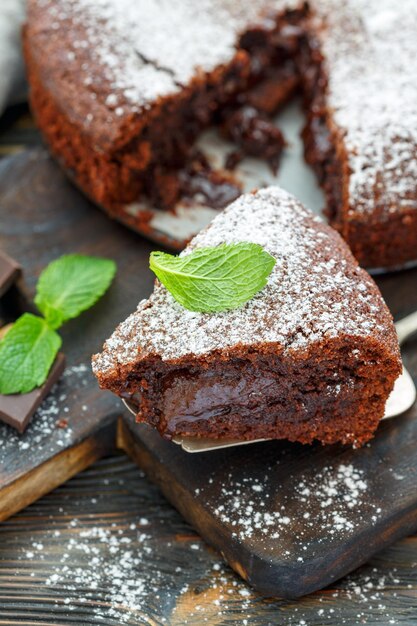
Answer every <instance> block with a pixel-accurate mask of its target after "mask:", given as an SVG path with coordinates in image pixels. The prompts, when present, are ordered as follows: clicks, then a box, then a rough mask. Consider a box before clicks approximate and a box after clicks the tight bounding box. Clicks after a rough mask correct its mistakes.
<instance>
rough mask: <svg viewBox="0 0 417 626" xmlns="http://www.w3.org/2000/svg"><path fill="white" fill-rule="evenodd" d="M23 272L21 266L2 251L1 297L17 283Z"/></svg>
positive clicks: (0, 254)
mask: <svg viewBox="0 0 417 626" xmlns="http://www.w3.org/2000/svg"><path fill="white" fill-rule="evenodd" d="M21 272H22V270H21V267H20V265H19V264H18V263H16V261H14V260H13V259H11V258H10V257H9V256H8V255H7V254H5V253H4V252H1V251H0V297H1V296H2V295H3V294H5V293H6V291H7V290H8V289H9V288H10V287H11V286H12V285H13V283H15V282H16V280H17V279H18V278H19V276H20V274H21Z"/></svg>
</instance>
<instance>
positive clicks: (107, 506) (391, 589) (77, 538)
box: [0, 456, 417, 626]
mask: <svg viewBox="0 0 417 626" xmlns="http://www.w3.org/2000/svg"><path fill="white" fill-rule="evenodd" d="M65 555H67V556H65ZM93 559H96V561H93ZM135 559H136V561H135ZM65 567H67V568H68V569H66V570H64V568H65ZM416 606H417V538H408V539H404V540H402V541H400V542H398V543H397V544H395V545H394V546H393V547H391V548H389V549H387V550H384V551H383V552H381V553H379V554H378V555H377V556H375V557H374V558H373V559H372V560H371V561H370V562H369V563H368V564H367V565H365V566H363V567H361V568H360V569H359V570H357V571H356V572H355V573H353V574H351V575H350V576H348V577H346V578H344V579H343V580H341V581H340V582H339V583H338V584H336V585H334V586H332V587H330V588H327V589H325V590H324V591H321V592H317V593H314V594H312V595H310V596H307V597H305V598H301V599H299V600H296V601H286V600H280V599H268V600H266V599H263V598H262V597H261V596H260V595H258V594H257V593H256V592H254V591H253V590H252V589H251V588H250V587H248V586H247V585H246V584H245V583H244V582H243V581H242V580H241V579H239V578H238V577H237V576H236V575H235V574H234V573H233V572H232V571H231V570H230V569H229V568H227V567H225V566H224V565H223V563H222V560H221V558H220V556H219V555H218V554H217V553H216V552H215V551H213V550H211V549H210V548H208V547H207V546H206V545H205V544H204V542H203V541H202V540H201V539H200V538H199V537H198V535H197V534H196V533H195V532H194V531H193V530H192V529H191V527H190V526H188V524H186V522H184V521H183V519H182V518H181V516H180V515H179V514H178V513H177V512H176V511H175V510H174V509H173V508H172V507H171V506H170V505H169V504H168V503H167V501H166V500H165V498H163V497H162V496H161V494H160V492H159V491H158V490H157V488H156V487H154V486H153V485H152V484H151V483H150V482H149V481H148V480H147V478H146V477H145V476H144V475H143V473H141V472H140V471H139V470H138V469H137V467H136V466H135V465H133V463H131V462H130V461H129V460H128V459H127V458H126V457H125V456H115V457H113V458H109V459H105V460H103V461H100V462H98V463H96V464H95V465H94V466H93V467H91V468H90V469H88V470H86V471H85V472H83V473H82V474H80V475H78V476H76V477H75V478H73V479H72V480H70V481H69V482H68V483H66V484H65V485H63V486H62V487H59V488H58V489H57V490H56V491H54V492H53V493H51V494H49V495H48V496H45V497H44V498H42V499H41V500H39V501H38V502H37V503H35V504H33V505H31V506H30V507H29V508H28V509H26V510H25V511H22V512H21V513H19V515H17V516H15V517H14V518H12V519H10V520H8V521H7V522H4V523H3V524H1V525H0V624H1V625H8V626H11V625H13V626H17V625H22V624H24V625H25V626H32V625H34V624H37V625H39V624H42V626H51V625H54V626H57V625H60V626H64V625H65V626H75V625H77V626H84V625H85V626H87V625H88V626H96V625H103V624H104V625H105V626H120V625H121V624H128V625H131V626H138V625H147V626H150V625H152V626H163V625H169V626H183V625H185V624H188V625H189V626H201V625H204V624H214V625H218V626H220V625H222V626H226V625H227V626H230V625H234V624H241V625H245V624H247V625H250V626H278V625H279V626H324V625H327V624H328V625H330V626H359V625H361V624H367V625H368V626H376V625H378V626H390V625H391V624H397V625H402V626H413V625H414V624H416V623H417V616H416ZM244 620H246V622H245V621H244Z"/></svg>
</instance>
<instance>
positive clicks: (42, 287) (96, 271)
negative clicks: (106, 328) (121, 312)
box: [0, 254, 116, 394]
mask: <svg viewBox="0 0 417 626" xmlns="http://www.w3.org/2000/svg"><path fill="white" fill-rule="evenodd" d="M115 273H116V265H115V263H114V262H113V261H110V260H108V259H100V258H96V257H89V256H83V255H80V254H69V255H66V256H63V257H61V258H59V259H57V260H56V261H53V262H52V263H50V265H48V267H47V268H46V269H45V270H44V271H43V272H42V274H41V276H40V278H39V281H38V285H37V289H36V297H35V303H36V305H37V306H38V308H39V310H40V311H41V313H42V314H43V316H44V317H39V316H37V315H32V314H31V313H25V314H24V315H22V316H21V317H19V319H18V320H17V321H16V322H15V323H14V324H13V326H12V328H11V329H10V330H9V331H8V333H7V334H6V335H5V337H4V338H3V339H2V340H1V341H0V393H2V394H11V393H28V392H29V391H32V389H34V388H35V387H40V386H41V385H42V384H43V383H44V382H45V380H46V379H47V377H48V373H49V370H50V368H51V366H52V364H53V362H54V360H55V357H56V355H57V353H58V350H59V348H60V347H61V343H62V340H61V337H60V336H59V335H58V333H57V332H56V330H57V329H58V328H59V327H60V326H62V324H63V323H64V322H66V321H67V320H69V319H72V318H74V317H77V316H78V315H79V314H80V313H82V312H83V311H85V310H86V309H88V308H90V307H91V306H92V305H93V304H94V303H95V302H97V300H98V299H99V298H100V297H101V296H102V295H103V294H104V292H105V291H106V290H107V289H108V287H109V286H110V284H111V282H112V280H113V277H114V275H115Z"/></svg>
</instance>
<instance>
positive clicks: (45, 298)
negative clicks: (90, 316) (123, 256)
mask: <svg viewBox="0 0 417 626" xmlns="http://www.w3.org/2000/svg"><path fill="white" fill-rule="evenodd" d="M115 271H116V267H115V264H114V263H113V261H109V260H108V259H98V258H97V257H91V256H82V255H80V254H67V255H65V256H62V257H60V258H59V259H56V261H52V263H50V264H49V265H48V267H46V268H45V269H44V270H43V272H42V274H41V275H40V277H39V281H38V285H37V288H36V297H35V304H36V306H37V307H38V309H39V311H40V312H41V313H42V314H43V315H44V317H45V319H46V321H47V322H48V324H49V326H50V327H51V328H59V327H60V326H62V324H63V323H64V322H66V321H68V320H70V319H72V318H74V317H78V316H79V315H80V313H82V311H85V310H87V309H89V308H90V307H92V306H93V304H95V302H97V300H98V299H99V298H101V296H102V295H103V294H104V292H105V291H106V290H107V288H108V286H109V285H110V283H111V281H112V280H113V277H114V273H115Z"/></svg>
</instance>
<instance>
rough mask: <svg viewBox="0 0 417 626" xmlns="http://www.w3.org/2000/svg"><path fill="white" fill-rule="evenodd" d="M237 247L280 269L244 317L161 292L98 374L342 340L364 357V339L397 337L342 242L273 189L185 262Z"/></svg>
mask: <svg viewBox="0 0 417 626" xmlns="http://www.w3.org/2000/svg"><path fill="white" fill-rule="evenodd" d="M239 241H252V242H255V243H259V244H261V245H262V246H264V248H265V249H266V250H267V251H268V252H270V253H271V254H272V255H273V256H274V257H275V258H276V260H277V263H276V265H275V268H274V270H273V271H272V274H271V275H270V277H269V280H268V284H267V286H266V287H265V288H264V289H263V290H262V291H261V292H259V293H258V294H257V295H256V296H255V297H254V298H253V299H252V300H250V301H249V302H248V303H246V305H244V306H243V307H241V308H239V309H236V310H233V311H228V312H225V313H219V314H201V313H193V312H190V311H188V310H186V309H184V308H183V307H182V306H180V305H179V304H178V303H176V302H175V300H174V299H173V297H172V296H171V294H169V293H168V291H167V290H166V289H165V288H164V287H163V286H161V285H159V284H157V285H156V286H155V290H154V293H153V294H152V295H151V297H150V298H149V300H147V301H142V302H141V303H140V304H139V306H138V309H137V311H136V312H135V313H134V314H133V315H131V316H130V317H129V318H128V319H127V320H126V321H125V322H123V323H122V324H121V325H120V326H119V327H118V329H117V330H116V331H115V333H114V334H113V336H112V337H111V338H110V339H109V340H108V341H107V342H106V344H105V346H104V351H103V353H102V354H101V355H99V356H97V357H96V359H95V363H94V369H95V371H96V372H97V373H98V372H100V374H103V373H106V372H110V371H112V370H114V369H115V368H118V367H119V365H120V364H123V365H125V364H128V363H132V362H134V361H136V360H138V359H140V358H142V357H146V355H148V354H158V355H160V356H161V358H162V359H164V360H169V359H175V358H179V357H182V356H184V355H187V354H197V355H200V354H205V353H208V352H210V351H212V350H218V349H223V350H227V349H228V348H231V347H233V346H235V345H236V344H243V345H247V346H250V345H252V346H253V345H256V344H259V343H273V344H275V347H276V350H277V351H279V350H282V351H284V352H285V351H287V352H288V351H291V350H302V349H305V348H307V347H308V346H310V345H311V344H314V343H317V342H320V341H323V340H331V339H332V338H334V337H337V336H339V335H341V334H344V333H348V334H350V335H351V336H352V337H355V336H356V337H358V349H359V350H360V344H361V339H363V338H364V337H368V336H370V335H373V334H374V335H375V334H376V335H379V336H382V334H383V333H384V334H386V333H387V331H388V332H390V329H391V328H392V326H391V324H392V322H391V321H390V315H389V312H388V310H387V308H386V306H385V304H384V303H383V301H382V298H381V297H380V295H379V294H378V292H377V291H376V288H375V286H374V284H373V282H372V280H371V279H370V278H369V276H368V275H367V274H366V273H365V272H363V270H361V269H360V268H359V267H358V266H357V264H356V262H355V261H354V259H353V257H352V256H351V254H350V252H349V250H348V248H347V246H346V245H345V244H344V243H343V242H342V240H341V239H340V237H339V235H337V234H336V233H335V232H334V231H333V230H331V229H330V228H329V227H328V226H326V225H324V224H323V223H322V221H321V220H320V218H317V217H314V216H313V214H312V213H311V212H310V211H308V210H307V209H305V208H304V207H303V206H302V205H301V204H300V203H299V202H298V201H296V200H295V198H294V197H293V196H291V195H290V194H288V193H287V192H286V191H284V190H282V189H280V188H277V187H271V188H268V189H264V190H261V191H259V192H257V194H255V195H250V194H249V195H245V196H242V197H241V198H239V199H238V200H236V201H235V202H234V203H233V204H232V205H231V206H230V207H229V208H228V209H226V211H224V212H223V213H222V214H220V215H219V216H218V217H216V218H215V219H214V220H213V222H212V223H211V225H210V226H209V227H208V228H207V229H206V230H205V231H202V233H200V234H199V235H197V237H195V239H194V240H193V241H192V243H191V244H190V246H189V247H188V248H187V250H186V251H185V254H186V253H187V252H189V251H190V250H192V249H193V248H195V247H204V246H217V245H218V244H220V243H224V242H226V243H233V242H239Z"/></svg>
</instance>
